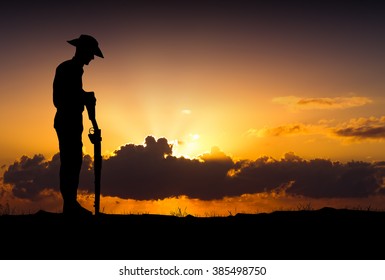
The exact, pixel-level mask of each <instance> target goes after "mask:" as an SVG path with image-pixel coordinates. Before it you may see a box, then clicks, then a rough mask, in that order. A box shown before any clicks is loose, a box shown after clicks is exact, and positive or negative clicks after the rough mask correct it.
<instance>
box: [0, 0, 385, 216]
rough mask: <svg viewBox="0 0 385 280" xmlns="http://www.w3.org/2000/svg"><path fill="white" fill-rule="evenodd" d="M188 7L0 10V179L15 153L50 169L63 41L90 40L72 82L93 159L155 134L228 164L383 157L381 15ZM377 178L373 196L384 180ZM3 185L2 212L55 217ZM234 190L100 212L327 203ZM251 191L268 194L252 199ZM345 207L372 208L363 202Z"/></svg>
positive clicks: (366, 6)
mask: <svg viewBox="0 0 385 280" xmlns="http://www.w3.org/2000/svg"><path fill="white" fill-rule="evenodd" d="M192 3H193V2H188V1H186V2H185V3H183V4H182V3H178V2H177V1H170V2H167V3H163V5H159V4H156V2H155V3H153V4H152V5H150V6H142V5H139V4H137V5H134V4H131V3H124V2H120V1H117V2H115V1H112V2H106V3H103V5H96V6H95V5H87V3H86V2H85V3H83V4H79V5H78V4H77V5H76V8H75V7H74V6H73V3H72V4H71V1H70V2H68V3H66V4H58V5H57V6H55V7H47V6H43V5H42V4H37V5H36V6H35V5H34V7H32V6H29V5H31V4H30V3H29V2H26V3H24V4H22V3H14V4H1V5H2V7H1V12H0V13H2V16H1V19H0V30H1V31H2V32H1V33H2V34H4V36H3V39H2V46H1V50H2V51H1V54H0V58H1V61H2V63H1V65H0V71H1V76H0V94H1V95H0V118H1V120H2V121H1V123H0V129H1V131H2V132H3V133H2V134H1V135H2V136H1V137H0V149H1V153H0V164H1V165H2V166H3V167H2V172H6V171H7V170H8V173H10V171H9V166H11V165H13V164H14V162H15V161H17V162H19V161H20V162H21V157H22V156H24V155H25V156H27V157H28V158H31V159H32V158H33V157H34V155H38V154H42V155H44V158H45V160H46V161H48V162H49V161H51V159H52V157H53V156H54V155H55V154H56V153H57V152H58V145H57V139H56V134H55V131H54V129H53V116H54V114H55V108H54V106H53V104H52V79H53V75H54V69H55V67H56V66H57V65H58V64H59V63H60V62H62V61H63V60H66V59H69V58H71V57H72V55H73V54H74V48H73V47H72V46H71V45H69V44H68V43H66V41H67V40H70V39H73V38H76V37H78V36H79V35H80V34H82V33H84V34H91V35H94V36H95V37H96V38H97V39H98V40H99V43H100V47H101V49H102V51H103V54H104V56H105V58H104V59H100V58H98V57H97V58H96V59H95V60H94V61H92V62H91V63H90V65H89V66H85V67H84V70H85V73H84V80H83V82H84V89H85V90H92V91H95V94H96V97H97V117H98V123H99V126H100V127H101V129H102V133H103V142H102V150H103V151H102V152H103V154H104V155H105V156H106V157H107V156H111V155H112V156H114V154H113V152H114V151H115V150H119V149H120V147H122V146H124V145H126V144H134V145H138V146H141V145H144V146H145V138H146V137H147V136H149V135H152V136H153V137H154V138H155V139H158V138H162V137H164V138H166V139H167V140H168V143H169V144H172V145H173V154H172V155H173V156H175V157H181V156H184V157H186V158H189V159H190V160H192V159H194V158H196V157H199V156H200V155H202V154H204V153H210V151H211V149H212V147H218V148H219V149H220V151H221V152H223V153H224V154H225V155H227V156H229V157H231V158H232V159H233V161H234V162H237V161H238V160H251V161H256V160H258V159H260V158H262V157H264V156H267V157H271V158H273V159H276V160H277V161H280V160H281V159H282V158H284V157H285V154H287V153H289V154H292V155H296V156H297V157H299V158H301V160H305V161H311V160H314V159H323V160H327V161H331V162H335V161H339V162H342V163H346V162H349V161H365V162H368V163H370V164H377V163H378V162H379V161H383V160H384V159H385V148H384V138H385V114H384V110H383V108H384V105H385V98H384V94H383V91H384V89H385V83H384V81H383V77H384V74H385V64H384V63H383V62H384V52H383V50H384V49H385V48H384V47H385V46H384V45H385V41H384V40H383V38H385V36H384V35H385V34H384V30H385V29H384V27H385V22H384V18H385V17H384V12H385V11H383V9H381V8H379V7H376V6H375V4H373V3H372V2H365V3H364V2H362V3H361V4H353V3H350V5H349V6H347V5H343V4H338V5H337V4H330V3H327V2H321V3H322V4H316V3H313V4H312V5H313V6H312V5H306V4H303V5H302V4H301V5H299V6H296V7H297V8H296V9H295V11H292V10H290V7H286V6H285V5H284V4H282V3H280V5H275V6H274V5H273V4H272V5H271V6H269V5H267V4H266V5H262V4H257V3H254V4H253V5H252V4H250V3H248V2H244V1H239V2H232V1H220V2H217V1H213V2H211V5H209V4H205V5H204V4H201V6H199V4H192ZM235 3H237V4H235ZM314 5H315V6H314ZM289 6H290V5H289ZM27 7H28V8H27ZM149 7H150V8H149ZM68 14H70V15H71V16H70V17H69V16H68ZM84 120H85V134H84V136H85V137H84V149H85V150H84V151H85V153H86V154H91V155H92V151H93V147H92V144H91V143H90V142H89V141H88V139H87V137H86V132H87V130H88V128H89V127H91V124H90V123H89V122H88V120H87V118H86V117H85V118H84ZM378 166H379V165H376V168H377V169H378V168H379V167H378ZM376 176H377V177H375V178H376V180H377V181H378V187H379V188H380V187H382V186H383V184H384V183H383V181H381V180H383V179H381V178H382V177H378V176H380V175H376ZM10 182H13V184H16V185H17V183H16V182H19V181H17V180H16V179H13V180H11V181H10ZM285 183H288V182H285ZM16 185H15V186H16ZM51 187H52V189H53V190H54V191H57V189H55V188H54V186H51ZM275 187H278V186H266V188H268V189H269V190H271V189H273V188H275ZM2 189H3V192H2V193H3V195H2V196H1V197H0V198H1V200H0V201H1V204H2V205H4V204H5V203H6V202H7V201H9V202H12V203H11V204H12V205H17V208H19V209H27V208H30V209H36V208H39V207H45V206H46V207H48V209H50V210H54V209H60V206H57V205H58V203H60V202H58V201H60V199H57V200H55V199H54V200H52V201H51V202H49V199H48V198H49V197H50V196H49V197H48V198H47V197H46V196H44V194H42V197H41V198H39V199H41V200H39V201H38V202H37V201H32V202H30V201H24V200H23V201H19V199H20V197H17V196H16V197H15V193H12V184H11V185H8V184H4V183H3V184H2ZM39 189H40V188H39ZM49 189H50V187H49ZM182 189H183V188H182ZM258 190H259V189H258ZM377 192H378V190H377ZM380 193H381V192H380ZM299 194H301V193H299ZM369 194H370V195H374V194H375V193H369ZM242 195H243V194H238V193H237V195H235V196H234V197H236V199H235V200H231V199H230V200H231V203H230V202H229V201H230V200H229V199H227V198H216V199H217V200H215V201H210V202H205V201H203V202H201V201H200V200H199V203H201V204H199V203H198V202H196V201H195V200H192V201H190V200H186V199H182V200H178V201H177V202H175V200H173V199H167V198H159V199H161V201H162V199H165V200H167V201H166V202H165V201H163V204H162V202H160V201H156V202H152V201H150V200H149V201H150V202H146V201H147V199H145V201H144V202H143V201H142V202H133V201H128V202H127V201H126V200H124V199H129V198H122V197H121V198H116V201H119V203H117V202H116V201H115V202H114V203H115V204H114V203H112V202H111V203H110V204H108V205H109V206H108V209H109V211H126V212H136V211H135V210H134V209H137V212H147V211H149V212H162V213H164V212H170V211H174V210H175V209H176V208H177V207H182V208H183V209H184V208H185V207H186V206H187V212H190V211H191V212H194V211H196V212H199V214H200V215H204V213H205V212H206V213H207V212H210V211H211V212H216V213H226V212H232V213H233V212H235V211H265V210H266V211H267V210H271V209H277V208H280V207H288V208H292V207H294V208H295V207H296V206H297V205H298V204H299V203H305V204H307V203H308V201H311V202H312V203H311V204H312V205H314V206H318V205H319V206H321V205H326V204H328V202H327V201H329V202H330V203H331V202H333V203H334V202H336V201H337V200H338V199H334V198H330V197H328V198H326V197H317V199H316V198H314V197H312V198H309V197H305V198H304V199H301V200H297V199H298V196H295V197H292V196H290V197H289V198H287V199H286V198H285V199H282V197H280V198H274V199H272V198H271V192H269V191H267V192H261V191H258V192H255V193H252V194H247V195H246V194H245V195H246V198H245V197H243V196H242ZM261 195H262V196H263V195H264V196H266V197H267V198H264V200H262V201H260V200H259V199H260V197H261ZM291 195H294V193H291ZM257 197H259V198H258V199H257ZM251 198H253V199H251ZM121 199H123V201H120V200H121ZM133 199H134V197H133ZM148 199H150V197H149V198H148ZM196 199H199V196H197V198H196ZM314 199H316V200H314ZM318 199H319V200H318ZM327 199H329V200H327ZM339 199H340V200H338V203H337V202H336V203H337V204H338V205H341V204H343V205H347V204H349V203H348V201H346V200H347V199H348V198H347V197H343V198H342V197H340V198H339ZM355 199H358V202H357V204H359V205H377V204H376V203H377V198H376V199H373V197H371V196H370V197H369V198H368V197H366V198H364V197H361V198H358V197H356V198H355ZM360 199H362V201H361V200H360ZM113 200H114V199H113V198H106V200H105V201H113ZM246 200H247V201H255V203H254V202H253V203H251V202H250V203H249V202H246ZM271 200H272V201H273V202H272V201H271ZM236 201H237V202H236ZM298 201H300V202H298ZM354 202H356V200H354ZM127 203H128V204H127ZM126 204H127V206H124V207H123V206H122V205H126ZM198 204H199V206H196V205H198ZM353 204H354V203H353ZM22 205H24V206H25V207H23V206H22ZM55 205H56V206H55ZM59 205H60V204H59ZM113 205H115V206H113ZM116 205H119V206H116ZM149 205H151V207H150V206H149ZM162 205H163V206H162ZM27 206H28V207H27ZM123 209H126V210H123ZM198 209H199V210H198ZM235 209H237V210H235Z"/></svg>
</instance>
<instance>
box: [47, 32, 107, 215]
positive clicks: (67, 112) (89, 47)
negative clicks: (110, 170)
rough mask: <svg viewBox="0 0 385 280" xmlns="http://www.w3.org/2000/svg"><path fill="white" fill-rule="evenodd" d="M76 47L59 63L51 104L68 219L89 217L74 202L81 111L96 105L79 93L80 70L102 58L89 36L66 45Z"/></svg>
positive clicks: (89, 96)
mask: <svg viewBox="0 0 385 280" xmlns="http://www.w3.org/2000/svg"><path fill="white" fill-rule="evenodd" d="M67 42H68V43H70V44H71V45H73V46H75V47H76V51H75V55H74V57H73V58H72V59H70V60H67V61H64V62H62V63H61V64H60V65H59V66H58V67H57V68H56V72H55V78H54V81H53V103H54V105H55V107H56V114H55V119H54V128H55V130H56V134H57V137H58V140H59V150H60V192H61V194H62V197H63V213H64V214H66V215H67V214H68V215H74V216H79V215H92V212H91V211H89V210H87V209H85V208H83V207H82V206H81V205H80V204H79V202H78V201H77V190H78V186H79V176H80V170H81V166H82V162H83V151H82V147H83V142H82V133H83V111H84V108H85V106H88V105H90V104H91V105H93V106H95V104H96V99H95V95H94V92H86V91H84V90H83V82H82V76H83V66H84V65H88V64H89V63H90V61H91V60H93V59H94V56H95V55H96V56H99V57H101V58H104V56H103V54H102V52H101V50H100V49H99V44H98V42H97V41H96V39H95V38H93V37H92V36H89V35H84V34H82V35H80V37H79V38H76V39H73V40H70V41H67Z"/></svg>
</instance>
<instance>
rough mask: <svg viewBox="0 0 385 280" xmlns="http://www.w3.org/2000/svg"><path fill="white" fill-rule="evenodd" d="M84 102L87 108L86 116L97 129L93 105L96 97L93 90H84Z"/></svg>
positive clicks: (94, 105)
mask: <svg viewBox="0 0 385 280" xmlns="http://www.w3.org/2000/svg"><path fill="white" fill-rule="evenodd" d="M84 103H85V105H86V108H87V112H88V118H89V119H90V121H91V123H92V126H93V128H94V130H98V129H99V127H98V123H97V122H96V115H95V107H96V98H95V93H94V92H93V91H89V92H87V91H85V92H84Z"/></svg>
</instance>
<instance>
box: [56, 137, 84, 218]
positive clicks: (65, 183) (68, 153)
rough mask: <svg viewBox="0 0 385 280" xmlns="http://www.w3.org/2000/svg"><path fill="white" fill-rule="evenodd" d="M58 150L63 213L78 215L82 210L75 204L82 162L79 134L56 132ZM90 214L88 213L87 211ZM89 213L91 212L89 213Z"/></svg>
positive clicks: (81, 145) (81, 144)
mask: <svg viewBox="0 0 385 280" xmlns="http://www.w3.org/2000/svg"><path fill="white" fill-rule="evenodd" d="M57 135H58V139H59V150H60V192H61V194H62V197H63V212H64V213H69V214H79V213H78V212H79V211H83V212H86V211H88V210H86V209H84V208H82V207H81V206H80V204H79V203H78V202H77V190H78V186H79V176H80V170H81V166H82V162H83V151H82V147H83V143H82V139H81V133H80V134H79V133H78V134H74V133H73V132H69V131H63V130H57ZM88 212H90V211H88ZM90 213H91V212H90Z"/></svg>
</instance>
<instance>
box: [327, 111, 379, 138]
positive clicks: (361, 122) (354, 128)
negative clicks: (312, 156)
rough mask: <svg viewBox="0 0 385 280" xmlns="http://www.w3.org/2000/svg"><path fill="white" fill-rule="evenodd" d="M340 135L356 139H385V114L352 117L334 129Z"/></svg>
mask: <svg viewBox="0 0 385 280" xmlns="http://www.w3.org/2000/svg"><path fill="white" fill-rule="evenodd" d="M333 131H334V133H335V134H336V135H337V136H339V137H347V138H351V139H355V140H364V139H380V140H383V139H385V116H383V117H380V118H375V117H370V118H358V119H351V120H349V121H348V122H347V123H343V124H340V125H339V126H337V127H335V128H334V129H333Z"/></svg>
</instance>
